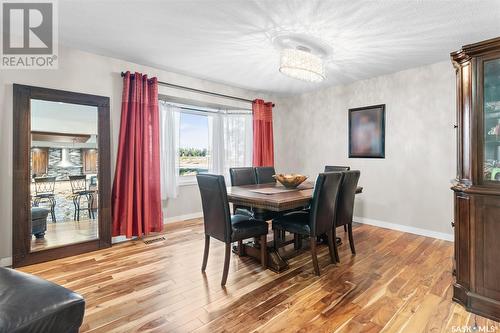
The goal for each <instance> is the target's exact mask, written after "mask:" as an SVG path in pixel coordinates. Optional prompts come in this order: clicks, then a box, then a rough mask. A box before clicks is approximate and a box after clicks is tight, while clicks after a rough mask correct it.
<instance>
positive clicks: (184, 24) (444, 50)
mask: <svg viewBox="0 0 500 333" xmlns="http://www.w3.org/2000/svg"><path fill="white" fill-rule="evenodd" d="M59 17H60V27H59V35H60V40H61V43H63V44H65V45H68V46H70V47H75V48H78V49H82V50H86V51H89V52H94V53H98V54H102V55H107V56H111V57H116V58H120V59H124V60H128V61H132V62H136V63H139V64H144V65H150V66H154V67H158V68H161V69H167V70H171V71H174V72H178V73H184V74H188V75H191V76H195V77H199V78H204V79H209V80H212V81H217V82H222V83H227V84H230V85H233V86H238V87H243V88H248V89H253V90H260V91H269V92H275V93H281V94H289V93H299V92H305V91H311V90H314V89H318V88H320V87H324V86H328V85H334V84H339V83H348V82H352V81H356V80H360V79H365V78H369V77H373V76H378V75H382V74H387V73H392V72H396V71H399V70H402V69H406V68H412V67H417V66H420V65H424V64H430V63H434V62H438V61H446V60H447V59H449V53H450V52H451V51H454V50H456V49H458V48H460V46H462V45H463V44H468V43H473V42H477V41H481V40H484V39H488V38H493V37H497V36H500V1H499V0H491V1H482V0H476V1H474V0H469V1H463V0H462V1H442V0H408V1H405V0H399V1H398V0H385V1H384V0H381V1H375V0H372V1H356V0H347V1H335V0H299V1H297V0H267V1H255V0H217V1H216V0H179V1H168V0H167V1H151V0H149V1H138V0H136V1H130V0H128V1H109V0H108V1H103V0H100V1H95V0H86V1H76V0H71V1H67V0H65V1H59ZM281 32H292V33H300V34H305V35H310V36H313V37H315V38H319V39H321V40H322V41H323V42H325V43H327V44H328V45H330V46H331V48H332V49H333V56H332V60H331V61H329V62H328V64H327V80H326V81H325V82H323V83H320V84H317V83H316V84H314V83H305V82H304V83H303V82H301V81H297V80H294V79H291V78H289V77H287V76H284V75H283V74H281V73H280V72H279V71H278V67H279V51H278V50H277V49H276V48H275V47H274V46H273V43H272V37H273V36H275V35H276V34H277V33H281Z"/></svg>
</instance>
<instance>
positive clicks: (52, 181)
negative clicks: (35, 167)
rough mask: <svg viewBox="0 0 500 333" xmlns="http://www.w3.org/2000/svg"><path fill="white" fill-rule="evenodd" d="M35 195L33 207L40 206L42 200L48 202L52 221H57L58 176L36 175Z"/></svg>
mask: <svg viewBox="0 0 500 333" xmlns="http://www.w3.org/2000/svg"><path fill="white" fill-rule="evenodd" d="M34 182H35V195H34V197H33V207H38V206H39V205H40V203H41V202H44V201H45V202H48V203H49V206H50V217H51V219H52V222H56V195H55V193H54V192H55V187H56V177H36V178H34Z"/></svg>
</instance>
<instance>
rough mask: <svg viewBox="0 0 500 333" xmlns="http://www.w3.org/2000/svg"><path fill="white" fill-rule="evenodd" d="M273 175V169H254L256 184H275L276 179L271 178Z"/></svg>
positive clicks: (274, 172)
mask: <svg viewBox="0 0 500 333" xmlns="http://www.w3.org/2000/svg"><path fill="white" fill-rule="evenodd" d="M275 174H276V171H274V167H255V178H256V180H257V184H268V183H276V179H274V178H273V175H275Z"/></svg>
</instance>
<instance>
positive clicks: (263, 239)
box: [260, 235, 267, 268]
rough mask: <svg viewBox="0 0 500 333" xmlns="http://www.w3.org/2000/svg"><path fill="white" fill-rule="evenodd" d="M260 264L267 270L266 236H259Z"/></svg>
mask: <svg viewBox="0 0 500 333" xmlns="http://www.w3.org/2000/svg"><path fill="white" fill-rule="evenodd" d="M260 264H261V265H262V267H263V268H267V235H262V236H260Z"/></svg>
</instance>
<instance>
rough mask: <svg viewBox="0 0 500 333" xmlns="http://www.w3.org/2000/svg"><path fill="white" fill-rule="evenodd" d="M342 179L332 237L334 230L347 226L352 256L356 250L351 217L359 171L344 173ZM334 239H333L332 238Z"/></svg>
mask: <svg viewBox="0 0 500 333" xmlns="http://www.w3.org/2000/svg"><path fill="white" fill-rule="evenodd" d="M342 174H343V175H344V178H343V180H342V184H341V185H340V190H339V198H338V203H337V214H336V217H335V227H334V228H333V229H334V230H333V236H334V237H335V234H336V232H335V229H336V228H337V227H340V226H344V227H345V226H347V233H348V235H349V245H350V247H351V252H352V254H356V249H355V247H354V238H353V235H352V217H353V214H354V197H355V196H356V188H357V187H358V181H359V176H360V175H361V173H360V171H359V170H353V171H345V172H342ZM334 239H335V238H334ZM334 243H335V256H336V260H337V262H340V259H339V256H338V252H337V249H336V248H337V243H336V242H334Z"/></svg>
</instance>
